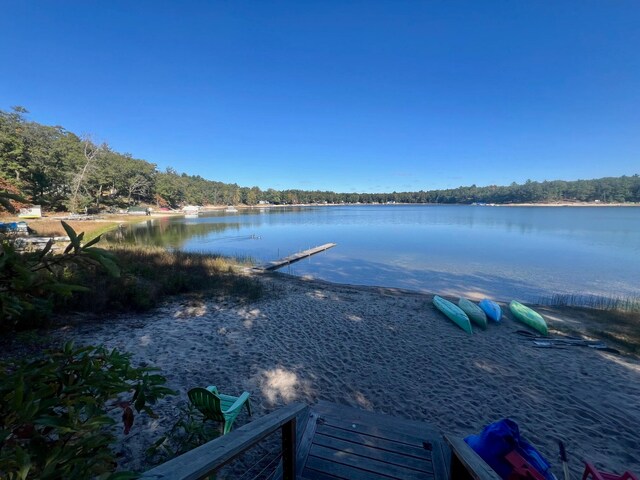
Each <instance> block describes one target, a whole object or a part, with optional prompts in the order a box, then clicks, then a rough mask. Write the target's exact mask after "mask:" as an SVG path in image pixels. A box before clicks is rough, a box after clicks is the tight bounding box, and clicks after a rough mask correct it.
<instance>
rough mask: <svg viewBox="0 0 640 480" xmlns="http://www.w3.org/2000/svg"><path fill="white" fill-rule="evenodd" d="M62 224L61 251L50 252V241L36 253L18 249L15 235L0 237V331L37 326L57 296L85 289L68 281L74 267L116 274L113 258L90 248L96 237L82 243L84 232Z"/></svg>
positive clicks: (51, 308) (117, 274) (102, 251)
mask: <svg viewBox="0 0 640 480" xmlns="http://www.w3.org/2000/svg"><path fill="white" fill-rule="evenodd" d="M62 226H63V227H64V229H65V231H66V232H67V234H68V235H69V238H70V240H71V241H70V243H69V245H68V246H67V248H66V249H65V250H64V252H63V253H62V254H56V253H54V252H53V251H52V247H53V242H52V241H49V243H47V245H46V246H45V248H44V249H43V250H42V251H40V252H19V251H18V250H17V248H16V243H17V239H16V238H12V237H7V236H0V331H8V330H14V329H24V328H31V327H36V326H39V325H41V324H42V323H44V322H45V321H46V320H47V318H48V317H49V316H50V314H51V312H52V310H53V307H54V305H55V304H56V303H59V302H60V299H62V298H68V297H71V295H72V294H73V293H74V292H82V291H89V290H90V289H89V288H87V287H86V286H84V285H78V284H74V283H72V282H71V281H72V279H73V278H74V273H73V272H74V270H77V269H84V270H95V269H96V267H98V266H100V267H101V268H103V269H104V270H105V271H106V272H108V274H109V275H111V276H112V277H117V276H119V275H120V270H119V268H118V266H117V265H116V263H115V257H114V256H113V255H112V254H111V253H110V252H107V251H106V250H103V249H101V248H97V247H94V245H95V244H96V243H98V242H99V241H100V237H99V236H98V237H96V238H94V239H93V240H91V241H89V242H87V243H86V244H83V243H82V241H83V237H84V233H80V234H76V232H75V231H74V230H73V228H71V227H70V226H69V225H67V224H66V223H65V222H62Z"/></svg>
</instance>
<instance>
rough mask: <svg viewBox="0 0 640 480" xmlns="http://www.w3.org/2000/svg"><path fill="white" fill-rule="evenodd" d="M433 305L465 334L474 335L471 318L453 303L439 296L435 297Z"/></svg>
mask: <svg viewBox="0 0 640 480" xmlns="http://www.w3.org/2000/svg"><path fill="white" fill-rule="evenodd" d="M433 304H434V305H435V306H436V308H437V309H438V310H440V311H441V312H442V313H444V314H445V315H446V316H447V317H449V319H450V320H451V321H452V322H453V323H455V324H456V325H458V326H459V327H460V328H461V329H463V330H464V331H465V332H467V333H473V330H472V329H471V322H470V321H469V317H467V314H466V313H464V312H463V311H462V310H461V309H460V308H459V307H457V306H456V305H454V304H453V303H451V302H450V301H449V300H445V299H444V298H442V297H439V296H438V295H434V297H433Z"/></svg>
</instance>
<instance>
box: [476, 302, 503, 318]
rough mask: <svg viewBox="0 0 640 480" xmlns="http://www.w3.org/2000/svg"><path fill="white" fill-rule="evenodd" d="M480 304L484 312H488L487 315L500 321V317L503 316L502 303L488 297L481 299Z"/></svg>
mask: <svg viewBox="0 0 640 480" xmlns="http://www.w3.org/2000/svg"><path fill="white" fill-rule="evenodd" d="M478 305H479V306H480V308H481V309H482V310H483V311H484V313H486V314H487V317H489V318H490V319H491V320H493V321H494V322H496V323H498V322H500V319H501V318H502V309H501V308H500V305H498V304H497V303H496V302H494V301H493V300H489V299H488V298H485V299H484V300H480V303H479V304H478Z"/></svg>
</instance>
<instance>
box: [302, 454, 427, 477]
mask: <svg viewBox="0 0 640 480" xmlns="http://www.w3.org/2000/svg"><path fill="white" fill-rule="evenodd" d="M302 476H303V478H305V479H308V480H325V479H333V478H339V479H340V480H389V479H390V478H394V477H390V476H389V475H381V474H379V473H375V472H372V471H371V470H364V469H361V468H356V467H352V466H349V465H341V464H338V463H335V462H333V461H331V460H326V459H324V458H319V457H314V456H309V458H308V459H307V465H306V467H305V469H304V471H303V475H302ZM396 478H397V477H396ZM427 478H428V477H427ZM423 480H424V478H423Z"/></svg>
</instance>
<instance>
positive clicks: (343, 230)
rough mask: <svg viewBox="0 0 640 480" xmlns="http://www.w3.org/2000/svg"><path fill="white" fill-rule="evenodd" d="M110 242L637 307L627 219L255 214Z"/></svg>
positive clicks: (467, 291)
mask: <svg viewBox="0 0 640 480" xmlns="http://www.w3.org/2000/svg"><path fill="white" fill-rule="evenodd" d="M116 236H117V237H118V239H119V241H123V242H129V243H144V244H153V245H160V246H165V247H168V248H174V249H181V250H184V251H191V252H215V253H221V254H225V255H235V256H242V257H251V258H253V259H254V260H256V261H257V262H259V263H262V262H267V261H271V260H275V259H277V258H281V257H285V256H287V255H290V254H292V253H294V252H298V251H301V250H305V249H307V248H310V247H314V246H317V245H321V244H324V243H329V242H335V243H337V244H338V245H337V246H336V247H334V248H332V249H330V250H328V251H326V252H324V253H321V254H318V255H315V256H313V257H310V258H309V259H306V260H302V261H300V262H298V263H295V264H292V265H291V266H289V267H285V268H283V269H282V271H284V272H287V273H291V274H294V275H300V276H310V277H314V278H319V279H323V280H329V281H332V282H339V283H350V284H361V285H381V286H388V287H400V288H406V289H411V290H420V291H425V292H434V293H439V294H444V295H465V296H469V297H472V298H482V297H485V296H487V297H491V298H494V299H497V300H510V299H512V298H517V299H520V300H522V301H537V300H539V299H540V298H542V297H547V296H550V295H552V294H555V293H569V294H593V295H603V296H640V208H637V207H592V208H591V207H547V208H545V207H475V206H453V205H452V206H433V205H412V206H408V205H380V206H368V205H367V206H365V205H363V206H330V207H308V208H307V207H292V208H266V209H257V208H254V209H249V210H241V211H240V212H238V213H233V214H231V213H224V212H216V213H212V214H210V215H207V216H200V217H199V218H196V219H185V218H166V219H161V220H153V221H149V222H146V223H142V224H139V225H133V226H131V227H129V228H127V229H124V230H122V231H120V232H118V234H117V235H113V236H112V239H114V238H115V237H116Z"/></svg>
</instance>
